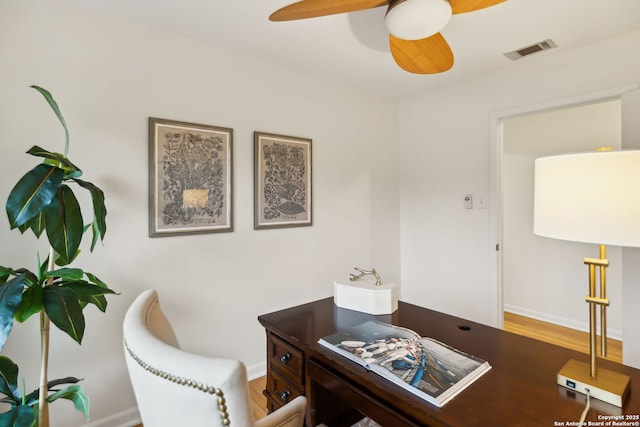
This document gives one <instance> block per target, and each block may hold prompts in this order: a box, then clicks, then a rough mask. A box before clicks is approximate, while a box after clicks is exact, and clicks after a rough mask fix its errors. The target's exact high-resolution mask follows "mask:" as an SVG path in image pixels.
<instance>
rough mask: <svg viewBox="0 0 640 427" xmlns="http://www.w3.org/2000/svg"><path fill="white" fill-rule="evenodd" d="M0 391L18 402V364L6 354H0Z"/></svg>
mask: <svg viewBox="0 0 640 427" xmlns="http://www.w3.org/2000/svg"><path fill="white" fill-rule="evenodd" d="M0 393H2V394H4V395H5V396H7V397H8V398H9V399H10V400H11V401H13V402H14V403H18V402H20V396H18V365H16V364H15V363H13V361H12V360H11V359H9V358H8V357H7V356H0Z"/></svg>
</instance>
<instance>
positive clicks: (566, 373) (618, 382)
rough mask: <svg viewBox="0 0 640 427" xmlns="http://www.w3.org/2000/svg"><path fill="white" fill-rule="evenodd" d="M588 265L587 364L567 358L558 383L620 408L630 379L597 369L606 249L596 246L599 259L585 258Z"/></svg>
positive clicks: (604, 340)
mask: <svg viewBox="0 0 640 427" xmlns="http://www.w3.org/2000/svg"><path fill="white" fill-rule="evenodd" d="M584 263H585V264H586V265H588V266H589V295H587V296H586V302H587V303H588V304H589V356H590V359H591V360H590V362H591V363H590V364H587V363H583V362H579V361H577V360H569V361H568V362H567V363H566V364H565V365H564V366H563V367H562V369H561V370H560V372H558V384H559V385H561V386H563V387H567V388H569V389H572V390H575V391H578V392H580V393H583V394H588V395H590V396H592V397H594V398H596V399H599V400H602V401H605V402H607V403H611V404H612V405H616V406H618V407H622V404H623V403H624V399H625V397H626V396H627V394H628V393H629V381H630V378H629V377H628V376H626V375H624V374H620V373H618V372H613V371H610V370H608V369H602V368H600V369H598V355H597V349H596V343H597V331H596V323H597V310H596V308H597V306H600V338H601V344H600V351H601V355H602V357H605V356H606V355H607V311H606V310H607V306H608V305H609V300H608V299H607V279H606V269H607V267H608V266H609V261H608V260H607V259H606V249H605V246H604V245H600V258H585V259H584ZM596 267H599V268H600V295H599V296H598V295H597V292H596Z"/></svg>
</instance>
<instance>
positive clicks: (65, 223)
mask: <svg viewBox="0 0 640 427" xmlns="http://www.w3.org/2000/svg"><path fill="white" fill-rule="evenodd" d="M44 220H45V224H46V228H47V237H48V238H49V243H50V244H51V246H52V247H53V249H54V250H55V251H56V252H57V253H58V254H59V255H60V257H62V258H63V259H65V260H66V261H68V262H71V261H72V260H73V259H74V258H75V257H76V255H77V252H78V247H79V246H80V242H81V241H82V230H83V223H82V212H81V211H80V204H79V203H78V199H76V196H75V195H74V194H73V191H71V189H70V188H69V187H68V186H66V185H62V186H60V189H59V190H58V192H57V194H56V196H55V197H54V198H53V200H51V203H50V204H49V206H48V207H47V209H46V210H45V215H44Z"/></svg>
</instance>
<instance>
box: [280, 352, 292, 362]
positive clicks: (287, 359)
mask: <svg viewBox="0 0 640 427" xmlns="http://www.w3.org/2000/svg"><path fill="white" fill-rule="evenodd" d="M289 360H291V354H289V353H285V354H283V355H282V357H281V358H280V361H281V362H282V363H287V362H288V361H289Z"/></svg>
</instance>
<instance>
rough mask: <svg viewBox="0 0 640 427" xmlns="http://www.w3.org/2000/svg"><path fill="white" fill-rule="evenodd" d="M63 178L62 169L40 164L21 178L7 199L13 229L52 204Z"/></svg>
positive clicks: (8, 214)
mask: <svg viewBox="0 0 640 427" xmlns="http://www.w3.org/2000/svg"><path fill="white" fill-rule="evenodd" d="M63 176H64V171H63V170H62V169H60V168H57V167H55V166H49V165H45V164H40V165H38V166H36V167H35V168H33V169H31V170H30V171H29V172H27V173H26V174H25V175H24V176H23V177H22V178H20V180H19V181H18V183H17V184H16V185H15V187H13V190H11V193H10V194H9V198H8V199H7V206H6V207H7V216H8V217H9V225H10V226H11V229H14V228H16V227H19V226H21V225H22V224H24V223H25V222H27V221H29V220H30V219H31V218H33V217H34V216H36V215H38V214H39V213H40V212H41V211H42V210H43V209H45V208H46V207H47V206H48V205H49V203H51V200H52V199H53V198H54V196H55V195H56V193H57V191H58V189H59V188H60V185H61V183H62V178H63Z"/></svg>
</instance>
